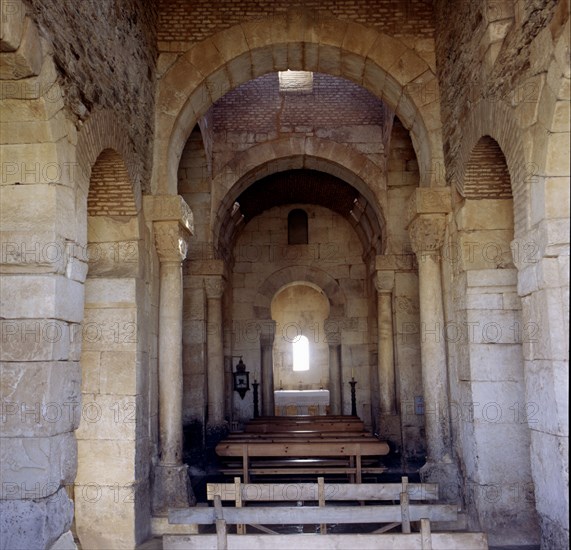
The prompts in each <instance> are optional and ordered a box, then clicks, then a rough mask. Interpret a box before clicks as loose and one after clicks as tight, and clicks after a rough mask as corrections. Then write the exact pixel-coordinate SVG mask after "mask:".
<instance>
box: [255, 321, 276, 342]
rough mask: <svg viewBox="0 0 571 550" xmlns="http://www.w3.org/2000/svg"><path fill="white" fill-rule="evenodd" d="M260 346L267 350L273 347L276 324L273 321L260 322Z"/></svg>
mask: <svg viewBox="0 0 571 550" xmlns="http://www.w3.org/2000/svg"><path fill="white" fill-rule="evenodd" d="M259 324H260V346H261V347H262V348H269V347H272V346H273V345H274V339H275V336H276V324H277V323H276V322H275V321H274V320H273V319H266V320H264V321H260V323H259Z"/></svg>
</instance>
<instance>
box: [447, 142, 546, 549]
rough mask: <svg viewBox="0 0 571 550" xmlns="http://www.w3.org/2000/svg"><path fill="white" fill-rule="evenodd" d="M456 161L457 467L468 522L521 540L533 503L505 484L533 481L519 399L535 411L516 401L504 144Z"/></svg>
mask: <svg viewBox="0 0 571 550" xmlns="http://www.w3.org/2000/svg"><path fill="white" fill-rule="evenodd" d="M464 168H465V169H464V179H463V181H462V182H461V183H462V190H463V195H464V198H463V200H462V201H461V202H460V203H458V205H457V210H456V212H455V219H456V226H457V227H456V229H457V233H456V234H454V236H453V238H454V240H453V242H454V244H455V248H454V250H455V251H457V252H458V256H457V258H456V261H455V262H454V265H453V266H451V268H450V269H451V272H452V273H453V274H454V277H453V279H452V283H451V287H452V289H453V290H452V293H453V295H455V296H461V295H465V296H466V299H465V300H463V301H460V300H457V301H456V303H455V304H454V306H455V309H456V313H457V315H458V317H457V319H462V321H463V322H464V323H465V325H466V326H468V325H469V326H470V331H469V333H468V334H467V337H466V338H462V339H461V340H460V341H458V339H457V338H455V337H454V335H452V334H451V338H450V339H449V342H448V349H449V350H451V355H453V356H457V357H458V359H457V360H456V361H455V363H454V367H455V368H456V369H457V372H456V376H454V377H453V379H454V382H453V383H452V386H453V387H452V388H451V392H452V393H453V395H454V400H453V402H452V408H451V411H453V412H451V415H450V416H451V418H452V424H453V426H454V427H455V428H456V431H457V434H458V438H459V440H460V441H461V445H460V446H459V449H458V456H459V459H460V461H461V463H462V470H463V472H465V475H466V477H467V479H468V480H470V482H471V483H470V484H469V485H471V486H465V492H466V493H468V492H470V494H469V496H467V500H468V502H469V505H468V514H469V517H470V518H471V521H474V523H475V524H479V525H480V527H481V528H482V529H484V530H485V531H486V532H487V533H488V534H489V536H490V537H491V538H492V540H494V541H501V540H502V538H503V537H506V536H508V537H518V536H520V537H522V540H524V539H525V540H528V541H529V540H534V538H537V535H538V526H537V516H536V514H535V510H534V507H533V503H532V502H531V499H530V497H528V498H526V499H520V500H518V501H517V502H514V501H513V500H511V499H509V498H506V497H505V489H504V488H505V487H511V486H521V487H529V486H530V485H531V468H530V458H529V446H530V438H531V437H530V427H529V426H528V424H527V422H525V421H523V422H522V421H517V420H516V418H518V419H519V416H521V415H520V407H521V406H523V407H524V408H525V409H526V413H524V414H527V413H532V415H533V407H532V408H528V406H527V404H526V405H520V404H523V403H526V395H525V377H524V370H525V369H524V361H523V351H522V350H523V347H524V345H526V344H527V343H528V341H529V338H530V336H531V337H532V338H533V337H534V336H533V331H530V330H529V329H530V326H529V325H527V324H523V323H522V321H521V309H522V308H521V301H520V299H519V297H518V296H517V270H516V266H515V264H514V256H515V254H514V253H515V252H517V251H516V250H512V249H511V243H512V240H513V233H514V229H513V217H514V215H513V211H514V208H513V200H512V181H511V178H510V172H509V169H508V166H507V163H506V157H505V155H504V153H503V151H502V150H501V148H500V146H499V145H498V143H497V142H496V141H495V140H494V139H493V138H492V137H490V136H487V135H486V136H482V137H481V138H480V139H479V140H478V142H477V144H476V145H475V146H474V148H473V150H472V152H471V155H470V158H469V160H468V163H467V164H466V165H465V167H464ZM468 243H469V244H468ZM468 249H469V250H468ZM447 259H448V260H449V261H450V259H451V254H449V255H448V258H447ZM465 403H474V410H473V413H472V415H468V414H466V413H467V411H466V410H465V405H463V404H465ZM476 403H478V406H476V405H475V404H476ZM492 409H493V412H492ZM500 442H501V444H500ZM484 448H485V451H484ZM474 455H477V456H478V457H481V458H479V459H477V460H475V459H474ZM490 486H495V487H497V488H498V498H497V499H495V500H494V501H493V502H490V499H489V498H486V497H484V496H483V494H484V492H483V491H482V490H479V488H480V487H490ZM500 517H501V518H508V517H509V518H511V519H510V520H509V524H510V526H512V527H510V528H509V529H508V528H507V526H503V527H502V528H501V529H498V528H497V525H498V521H499V518H500ZM512 529H513V532H511V533H510V530H512Z"/></svg>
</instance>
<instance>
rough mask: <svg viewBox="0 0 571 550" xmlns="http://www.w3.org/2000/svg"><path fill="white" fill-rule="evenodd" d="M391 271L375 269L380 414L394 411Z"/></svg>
mask: <svg viewBox="0 0 571 550" xmlns="http://www.w3.org/2000/svg"><path fill="white" fill-rule="evenodd" d="M394 284H395V275H394V272H393V271H377V273H376V277H375V288H376V289H377V342H378V354H377V369H378V373H379V398H380V409H381V414H389V415H391V414H392V415H394V414H395V413H396V397H395V395H396V394H395V366H394V348H393V339H394V335H393V307H392V302H393V287H394Z"/></svg>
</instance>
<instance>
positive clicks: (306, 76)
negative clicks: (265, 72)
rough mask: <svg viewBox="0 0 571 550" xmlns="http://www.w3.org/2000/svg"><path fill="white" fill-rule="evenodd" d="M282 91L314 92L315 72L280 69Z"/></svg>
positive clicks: (279, 76)
mask: <svg viewBox="0 0 571 550" xmlns="http://www.w3.org/2000/svg"><path fill="white" fill-rule="evenodd" d="M278 78H279V83H280V92H297V93H306V94H310V93H311V92H313V73H312V72H310V71H290V70H289V69H288V70H287V71H278Z"/></svg>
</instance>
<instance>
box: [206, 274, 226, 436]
mask: <svg viewBox="0 0 571 550" xmlns="http://www.w3.org/2000/svg"><path fill="white" fill-rule="evenodd" d="M225 283H226V281H225V280H224V277H223V276H222V275H213V276H210V277H207V278H205V279H204V284H205V289H206V299H207V312H206V314H207V327H208V330H207V334H206V355H207V364H208V369H207V372H208V427H209V429H216V428H218V427H223V426H224V424H225V417H224V414H225V411H224V394H225V384H224V340H223V334H224V331H223V326H222V296H223V295H224V288H225Z"/></svg>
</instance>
